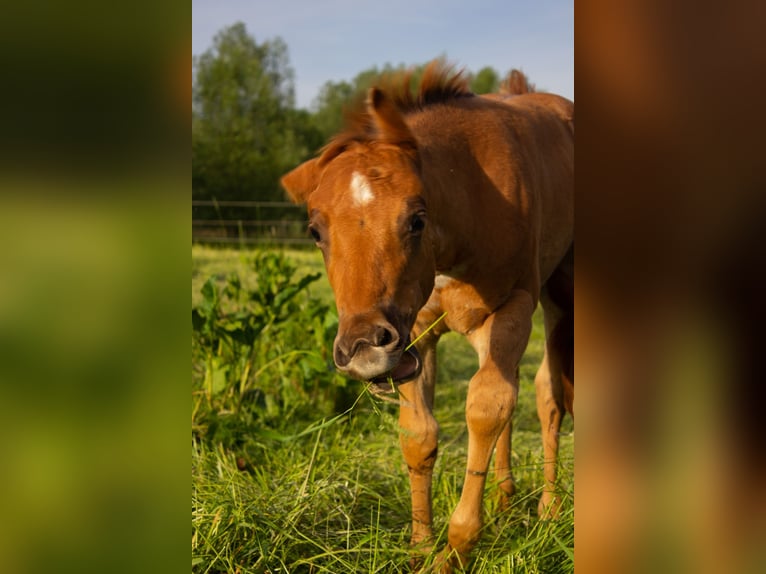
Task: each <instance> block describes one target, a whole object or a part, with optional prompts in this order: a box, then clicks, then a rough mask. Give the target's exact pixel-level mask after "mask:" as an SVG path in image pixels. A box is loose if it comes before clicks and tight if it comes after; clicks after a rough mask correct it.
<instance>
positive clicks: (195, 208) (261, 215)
mask: <svg viewBox="0 0 766 574" xmlns="http://www.w3.org/2000/svg"><path fill="white" fill-rule="evenodd" d="M306 227H307V217H306V208H305V207H304V206H299V205H294V204H292V203H289V202H287V201H215V200H213V201H201V200H198V201H192V243H229V244H239V245H277V246H278V245H310V244H312V243H313V241H312V239H311V238H310V237H309V235H308V233H307V232H306Z"/></svg>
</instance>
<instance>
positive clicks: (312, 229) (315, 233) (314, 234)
mask: <svg viewBox="0 0 766 574" xmlns="http://www.w3.org/2000/svg"><path fill="white" fill-rule="evenodd" d="M309 233H310V234H311V237H312V239H314V241H315V242H317V243H319V242H320V241H322V236H321V235H320V234H319V231H317V228H316V227H309Z"/></svg>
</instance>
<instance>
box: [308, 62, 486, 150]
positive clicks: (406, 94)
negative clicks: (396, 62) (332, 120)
mask: <svg viewBox="0 0 766 574" xmlns="http://www.w3.org/2000/svg"><path fill="white" fill-rule="evenodd" d="M463 72H464V71H463V70H458V71H455V69H454V68H453V66H451V65H449V64H445V63H444V62H443V61H440V60H434V61H432V62H430V63H429V64H427V65H426V67H425V69H424V70H423V75H422V77H421V79H420V84H419V87H418V90H417V91H414V90H413V83H414V78H415V70H414V69H412V68H410V69H408V70H403V71H396V72H388V73H384V74H382V75H381V76H379V78H378V79H377V81H375V82H373V85H374V86H376V87H378V88H379V89H380V90H381V91H383V92H384V93H385V94H386V97H388V98H389V99H390V100H391V102H392V103H393V104H394V106H395V107H396V109H397V110H398V111H399V112H400V113H401V114H402V115H405V116H406V115H408V114H411V113H414V112H417V111H420V110H423V109H425V108H428V107H430V106H433V105H437V104H442V103H446V102H450V101H454V100H457V99H461V98H470V97H473V96H474V94H473V92H471V90H470V88H469V87H468V80H467V79H466V78H465V77H464V75H463ZM344 112H345V113H344V116H345V118H344V119H345V122H344V123H345V127H344V129H343V130H342V131H341V132H340V133H338V134H337V135H336V136H334V137H333V138H332V139H331V140H330V141H329V143H328V144H327V145H326V146H324V147H323V148H322V150H321V156H320V158H319V163H320V164H324V163H326V162H328V161H330V160H331V159H332V158H334V157H336V156H337V155H338V154H340V153H341V152H342V151H343V150H345V149H346V148H347V147H348V146H349V145H351V144H352V143H354V142H373V141H376V139H377V130H376V128H375V125H374V122H373V118H372V116H371V114H370V113H369V111H368V106H367V102H366V100H365V98H364V97H362V96H358V97H357V98H356V100H354V101H353V102H352V104H351V106H349V107H348V108H347V109H346V110H345V111H344Z"/></svg>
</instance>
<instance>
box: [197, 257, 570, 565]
mask: <svg viewBox="0 0 766 574" xmlns="http://www.w3.org/2000/svg"><path fill="white" fill-rule="evenodd" d="M285 255H286V256H287V257H289V258H290V260H292V261H293V262H294V263H295V264H296V265H297V267H298V269H299V271H298V273H297V276H298V277H300V276H302V275H304V274H307V273H313V272H315V271H318V270H322V269H323V265H322V260H321V256H320V255H319V254H318V253H317V252H315V251H297V250H295V251H293V250H288V251H285ZM252 259H253V252H248V251H237V250H232V249H214V248H207V247H196V246H195V247H194V248H193V249H192V304H193V305H198V304H199V302H200V299H201V296H200V295H199V290H200V289H201V287H202V285H203V284H204V282H205V281H206V280H207V278H208V277H209V276H211V275H212V276H215V277H218V278H220V279H221V280H222V281H223V278H224V277H225V276H226V275H227V274H228V273H230V272H231V271H237V272H238V273H239V274H240V276H241V278H242V282H243V284H245V285H248V284H254V278H253V277H252V276H251V275H253V270H252V267H251V266H249V263H250V262H251V261H252ZM310 295H311V296H312V297H318V298H321V299H324V300H325V301H327V302H331V301H332V293H331V290H330V287H329V284H328V283H327V279H326V277H325V276H324V274H323V276H322V278H321V279H320V280H318V281H317V282H315V283H312V284H311V286H310ZM542 345H543V335H542V326H541V321H540V316H539V313H538V314H536V316H535V325H534V330H533V333H532V337H531V341H530V345H529V349H528V352H527V354H526V355H525V358H524V360H523V361H522V365H521V368H520V374H521V385H520V394H519V402H518V404H517V407H516V411H515V413H514V434H513V455H512V461H513V464H514V477H515V479H516V487H517V491H516V492H517V494H516V495H515V498H514V501H513V505H512V507H511V508H510V510H508V511H506V512H505V513H502V514H497V513H495V512H494V511H495V510H496V508H495V502H494V499H493V496H492V494H493V491H494V489H493V486H492V485H491V484H489V485H488V487H487V497H486V508H485V527H484V532H483V536H482V539H481V541H480V543H479V546H478V547H477V549H476V550H475V551H474V553H473V556H474V559H473V561H472V563H471V564H470V566H469V568H468V571H470V572H476V573H489V572H521V573H545V574H549V573H557V572H573V571H574V562H573V550H574V515H573V503H572V497H571V492H572V490H573V448H574V444H573V443H574V439H573V435H572V433H571V429H572V427H571V422H570V421H569V420H568V419H567V420H566V422H565V426H564V428H563V429H562V433H563V436H562V441H561V443H562V444H561V455H560V459H561V462H560V468H561V470H560V476H561V479H560V480H561V492H562V495H563V497H564V506H563V512H562V516H561V518H560V519H559V520H557V521H539V520H538V519H537V517H536V509H537V502H538V500H539V496H540V491H541V485H542V465H541V462H542V448H541V446H540V445H541V439H540V425H539V422H538V421H537V415H536V410H535V398H534V384H533V378H534V373H535V371H536V369H537V365H538V364H539V360H540V358H541V354H542ZM439 355H440V356H439V381H438V385H437V395H436V407H435V413H434V414H435V416H436V418H437V420H438V421H439V424H440V428H441V433H440V440H439V457H438V460H437V463H436V467H435V472H434V488H433V492H434V516H435V521H434V530H435V533H436V534H437V536H438V540H437V546H436V547H437V549H438V548H440V547H441V546H443V544H444V542H445V540H446V526H447V523H448V521H449V516H450V513H451V512H452V510H453V509H454V507H455V505H456V504H457V501H458V499H459V497H460V489H461V483H462V479H463V473H464V468H465V456H466V445H467V431H466V427H465V417H464V402H465V395H466V390H467V386H468V381H469V380H470V378H471V376H472V374H473V373H474V372H475V370H476V368H477V361H476V357H475V354H474V352H473V350H472V349H471V347H470V345H469V344H468V343H467V342H466V341H465V340H464V339H463V338H462V337H460V336H458V335H455V334H448V335H445V336H444V337H443V338H442V340H441V341H440V343H439ZM348 388H349V389H350V390H351V392H352V394H353V395H354V397H355V398H356V403H355V405H354V407H353V409H351V410H350V411H349V412H347V413H346V414H341V415H337V416H332V415H331V414H330V415H328V414H327V413H322V412H319V411H317V412H316V416H313V417H312V416H308V417H304V418H302V419H299V420H294V421H291V424H290V425H288V426H286V427H285V428H284V429H280V430H274V429H270V428H266V427H264V426H259V424H257V423H256V424H253V425H252V426H251V427H250V428H248V429H247V431H246V432H244V433H243V434H244V435H245V436H243V437H242V440H241V441H238V442H236V443H234V445H233V446H232V444H227V445H223V444H217V443H215V442H206V441H196V440H195V441H192V571H193V572H200V573H202V572H233V573H242V574H244V573H250V572H252V573H267V572H268V573H276V572H289V573H300V572H306V573H320V572H327V573H333V574H337V573H341V572H381V573H383V572H386V573H388V572H391V573H393V572H402V571H407V570H408V566H407V565H408V562H409V559H410V557H411V556H410V554H409V551H408V541H409V535H410V518H409V517H410V514H409V513H410V509H409V505H410V502H409V496H410V495H409V482H408V479H407V469H406V465H405V464H404V461H403V458H402V455H401V453H400V451H399V446H398V436H397V432H398V429H397V410H396V407H395V405H392V404H389V403H385V402H381V401H380V400H378V399H375V398H373V397H372V396H371V395H369V394H368V393H365V392H364V391H363V385H362V384H361V383H355V382H349V384H348ZM193 422H194V421H193ZM432 558H433V557H430V558H428V559H427V560H430V559H432Z"/></svg>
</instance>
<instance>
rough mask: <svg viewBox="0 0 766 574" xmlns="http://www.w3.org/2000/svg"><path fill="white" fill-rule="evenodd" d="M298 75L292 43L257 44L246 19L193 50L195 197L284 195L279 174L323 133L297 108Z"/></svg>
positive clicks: (304, 154)
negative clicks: (196, 51) (289, 47)
mask: <svg viewBox="0 0 766 574" xmlns="http://www.w3.org/2000/svg"><path fill="white" fill-rule="evenodd" d="M293 78H294V73H293V70H292V69H291V68H290V67H289V59H288V52H287V45H286V44H285V43H284V42H283V41H282V40H281V39H279V38H277V39H275V40H272V41H268V42H264V43H262V44H258V43H256V41H255V39H254V38H253V37H252V36H250V34H248V32H247V30H246V28H245V25H244V24H242V23H237V24H234V25H233V26H230V27H228V28H225V29H223V30H222V31H221V32H219V33H218V34H217V35H216V37H215V39H214V40H213V46H212V47H211V48H210V49H208V50H207V51H206V52H205V53H203V54H202V55H201V56H199V57H198V58H195V61H194V86H193V92H192V93H193V108H192V197H194V198H195V199H210V198H217V199H281V198H282V197H283V196H282V193H281V191H280V190H279V186H278V179H279V176H280V175H281V174H282V173H283V172H284V171H286V170H287V169H289V168H290V167H292V166H293V165H295V164H296V163H298V162H299V161H301V160H302V159H304V158H305V157H306V156H307V155H308V154H309V153H310V152H312V151H313V146H314V145H316V143H317V141H318V136H317V133H316V131H315V130H313V129H312V125H311V122H310V118H309V117H308V115H307V114H306V113H301V112H299V111H296V110H295V109H294V108H295V95H294V91H295V90H294V79H293Z"/></svg>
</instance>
